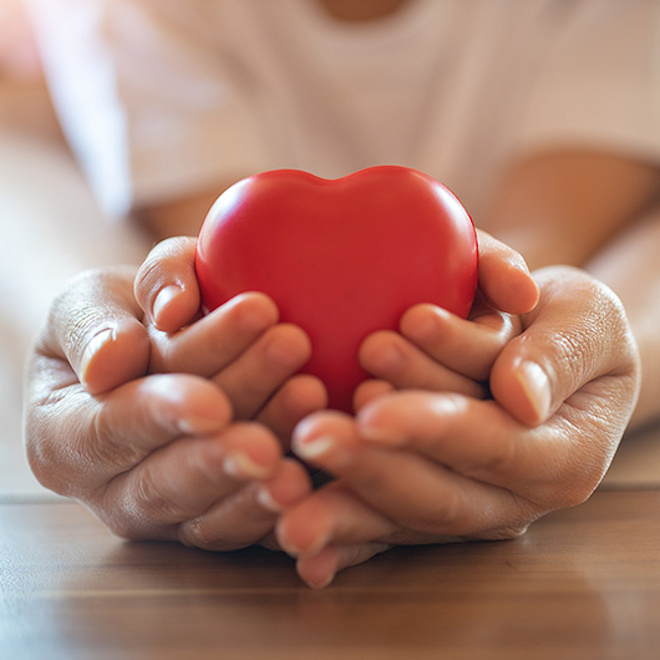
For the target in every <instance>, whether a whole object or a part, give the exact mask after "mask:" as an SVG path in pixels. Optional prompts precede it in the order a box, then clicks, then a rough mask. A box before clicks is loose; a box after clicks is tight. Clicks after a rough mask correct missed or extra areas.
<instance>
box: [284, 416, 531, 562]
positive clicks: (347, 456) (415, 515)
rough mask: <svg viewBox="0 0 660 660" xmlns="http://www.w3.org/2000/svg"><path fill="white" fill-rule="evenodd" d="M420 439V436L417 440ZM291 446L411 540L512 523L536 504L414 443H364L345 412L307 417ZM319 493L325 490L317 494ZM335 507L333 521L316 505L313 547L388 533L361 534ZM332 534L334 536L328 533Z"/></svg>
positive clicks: (311, 525)
mask: <svg viewBox="0 0 660 660" xmlns="http://www.w3.org/2000/svg"><path fill="white" fill-rule="evenodd" d="M454 441H455V440H454ZM417 444H422V443H421V442H420V441H419V440H418V441H417ZM416 446H417V445H416ZM293 449H294V451H295V452H296V454H297V455H298V456H299V457H300V458H302V459H303V460H305V461H307V462H309V463H311V464H312V465H314V466H315V467H319V468H321V469H323V470H325V471H327V472H329V473H331V474H333V476H335V477H336V479H337V480H338V482H339V484H341V485H342V486H344V487H346V488H350V491H351V492H353V493H355V494H356V495H357V496H358V498H359V499H360V501H361V502H363V503H366V504H368V505H370V506H372V507H373V508H374V509H377V510H378V511H379V512H382V514H384V515H385V516H386V517H387V519H388V520H390V521H394V522H396V523H398V525H399V526H400V528H401V529H404V530H407V536H406V542H408V543H427V542H439V541H443V542H444V541H447V540H450V539H455V538H463V537H467V536H470V537H472V536H475V535H477V534H480V533H482V532H483V530H490V529H492V528H498V529H500V530H510V529H512V528H513V527H514V526H515V525H516V524H518V523H519V521H520V520H521V519H524V520H527V521H529V520H530V518H529V516H530V513H531V511H532V507H531V506H529V510H526V505H524V504H523V503H522V502H518V501H517V499H516V498H514V497H513V496H512V494H511V492H510V491H509V490H507V489H506V488H499V487H495V486H494V485H492V484H489V483H485V482H481V481H478V480H476V479H473V478H471V477H470V476H469V475H466V474H465V473H462V472H458V471H457V470H455V469H453V466H450V467H447V466H446V465H445V464H443V463H441V462H439V461H434V460H429V458H428V456H427V455H426V454H424V453H423V452H418V451H410V448H409V447H403V448H394V447H392V446H387V447H379V446H376V445H373V446H369V445H365V443H363V442H361V441H360V437H359V435H358V433H357V427H356V426H355V425H354V424H353V423H352V422H351V420H350V419H349V418H346V417H341V416H337V415H334V416H330V415H327V414H326V415H319V416H317V418H316V420H315V419H314V418H310V420H309V421H307V420H306V421H305V422H303V424H301V426H300V427H299V429H297V431H296V434H295V436H294V441H293ZM448 453H449V452H448ZM324 490H325V489H324ZM333 492H334V491H333ZM319 498H321V491H319V494H318V496H316V499H317V500H318V499H319ZM326 506H327V505H326ZM344 506H346V505H345V504H344ZM353 507H354V508H355V505H353ZM336 509H337V507H336V506H335V505H333V507H332V511H331V515H332V516H333V518H332V521H331V522H332V524H331V525H330V524H329V523H328V520H327V516H328V515H330V512H327V511H326V512H325V513H324V512H322V511H316V512H315V514H314V521H312V520H311V519H310V520H308V521H307V522H308V531H307V532H306V533H307V534H310V535H311V534H312V533H313V534H314V536H315V539H316V540H315V544H314V545H313V546H310V547H312V549H313V550H316V549H317V548H318V546H319V544H322V545H325V544H326V543H327V542H329V541H332V542H337V543H358V542H362V541H365V540H374V539H376V538H378V539H379V540H389V539H390V537H388V536H379V537H375V536H371V537H362V536H360V535H359V534H360V533H361V532H360V529H359V527H356V525H355V524H354V523H352V522H350V521H349V519H348V518H346V519H345V520H339V519H335V518H334V516H335V515H338V514H337V513H336ZM524 509H525V514H526V515H525V516H523V515H522V513H523V510H524ZM342 515H343V516H344V517H345V514H342ZM362 516H363V517H364V516H365V514H364V513H363V514H362ZM360 524H361V525H364V523H360ZM321 528H322V529H323V531H324V533H322V531H321ZM328 534H330V537H329V538H326V537H327V536H328ZM399 542H402V541H401V538H399Z"/></svg>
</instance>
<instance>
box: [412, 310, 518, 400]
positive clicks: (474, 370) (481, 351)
mask: <svg viewBox="0 0 660 660" xmlns="http://www.w3.org/2000/svg"><path fill="white" fill-rule="evenodd" d="M518 332H519V322H518V321H517V317H516V318H515V319H514V318H512V317H511V316H509V315H507V314H501V313H499V312H496V311H494V310H492V308H491V309H490V310H489V311H488V312H485V311H484V310H482V311H481V312H480V314H479V316H478V317H477V318H472V319H470V320H465V319H462V318H460V317H458V316H456V315H455V314H451V313H450V312H447V311H446V310H444V309H441V308H440V307H436V306H435V305H428V304H424V305H415V306H414V307H412V308H410V309H409V310H408V311H407V312H406V313H405V314H404V315H403V317H402V319H401V334H402V335H403V336H404V337H407V338H408V339H409V340H410V341H412V342H413V343H414V344H416V345H417V346H419V348H420V349H422V350H423V351H424V352H425V353H426V354H427V355H429V356H430V357H431V358H432V359H433V360H434V361H436V362H439V363H441V364H442V365H444V366H445V367H446V368H447V369H449V370H451V371H453V372H457V373H460V374H463V375H465V376H467V377H468V378H470V379H472V380H475V381H485V380H487V379H488V376H489V374H490V370H491V367H492V365H493V362H494V361H495V358H496V357H497V356H498V354H499V353H500V351H501V350H502V348H503V347H504V346H505V344H506V343H507V342H508V341H509V340H510V339H511V338H513V337H514V336H515V335H516V334H517V333H518ZM447 389H449V388H447ZM456 391H457V392H460V391H461V390H456Z"/></svg>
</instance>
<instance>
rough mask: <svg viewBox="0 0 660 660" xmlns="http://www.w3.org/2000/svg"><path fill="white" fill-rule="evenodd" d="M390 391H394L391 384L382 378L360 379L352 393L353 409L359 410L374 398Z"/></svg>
mask: <svg viewBox="0 0 660 660" xmlns="http://www.w3.org/2000/svg"><path fill="white" fill-rule="evenodd" d="M392 392H394V387H393V385H392V384H391V383H388V382H386V381H384V380H375V379H368V380H365V381H362V382H361V383H360V384H359V385H358V386H357V388H356V389H355V393H354V395H353V409H354V410H356V411H359V410H360V409H361V408H362V407H363V406H366V405H367V404H368V403H370V402H371V401H373V400H374V399H377V398H378V397H380V396H384V395H385V394H391V393H392Z"/></svg>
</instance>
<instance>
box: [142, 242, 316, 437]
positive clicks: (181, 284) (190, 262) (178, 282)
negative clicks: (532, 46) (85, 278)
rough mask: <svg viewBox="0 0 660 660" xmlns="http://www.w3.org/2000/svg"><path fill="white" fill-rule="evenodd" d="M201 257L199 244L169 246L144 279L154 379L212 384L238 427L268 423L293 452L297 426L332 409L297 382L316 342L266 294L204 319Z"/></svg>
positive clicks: (309, 385)
mask: <svg viewBox="0 0 660 660" xmlns="http://www.w3.org/2000/svg"><path fill="white" fill-rule="evenodd" d="M194 252H195V239H192V238H173V239H168V240H166V241H164V242H162V243H160V244H159V245H157V246H156V247H155V248H154V249H153V250H152V252H151V253H150V254H149V256H148V258H147V259H146V261H145V262H144V264H143V265H142V266H141V267H140V270H139V271H138V274H137V277H136V280H135V296H136V299H137V301H138V303H139V304H140V306H141V308H142V309H143V310H144V313H145V316H146V321H145V323H146V325H147V327H148V328H149V335H150V337H151V342H152V351H151V360H150V371H152V372H162V373H169V372H181V373H190V374H195V375H198V376H201V377H203V378H207V379H211V380H212V381H213V382H214V383H216V384H217V385H218V386H219V387H220V388H221V389H222V391H223V392H224V393H225V394H226V395H227V396H228V397H229V400H230V401H231V403H232V406H233V409H234V413H235V418H236V419H242V420H249V419H255V420H258V421H260V422H262V423H264V424H265V425H267V426H269V427H270V428H271V429H272V430H273V431H274V432H275V433H276V434H277V435H278V436H279V437H280V439H281V441H282V442H283V443H284V444H285V445H287V446H288V442H289V438H290V436H291V432H292V430H293V427H294V426H295V424H296V423H297V422H298V421H299V420H300V419H302V417H304V416H305V415H307V414H309V413H311V412H313V411H314V410H319V409H321V408H323V407H324V406H325V404H326V393H325V388H324V387H323V385H322V384H321V382H320V381H319V380H318V379H316V378H313V377H311V376H308V375H296V372H297V371H298V370H299V369H300V368H301V367H302V366H303V365H304V364H305V362H307V360H308V359H309V357H310V354H311V346H310V342H309V339H308V338H307V336H306V335H305V333H304V332H303V331H302V330H301V329H300V328H298V327H296V326H294V325H292V324H284V323H278V310H277V307H276V306H275V303H274V302H273V301H272V300H271V299H270V298H268V297H267V296H266V295H264V294H262V293H256V292H253V293H245V294H242V295H239V296H237V297H235V298H233V299H232V300H230V301H229V302H227V303H226V304H225V305H222V306H221V307H219V308H218V309H216V310H214V311H212V312H211V313H210V314H208V315H206V316H200V315H199V306H200V295H199V287H198V284H197V278H196V274H195V269H194Z"/></svg>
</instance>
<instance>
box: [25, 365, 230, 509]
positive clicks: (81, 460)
mask: <svg viewBox="0 0 660 660" xmlns="http://www.w3.org/2000/svg"><path fill="white" fill-rule="evenodd" d="M41 366H44V367H46V368H47V369H48V368H49V365H48V364H42V365H41ZM51 367H52V365H51ZM58 377H59V376H58V368H57V366H55V367H52V368H51V370H50V371H48V370H46V371H44V373H43V375H42V376H41V377H40V378H41V380H40V385H39V386H37V387H35V388H34V389H31V390H30V393H29V396H30V399H29V403H28V410H29V413H28V415H27V416H26V443H27V446H28V452H29V455H30V460H31V464H32V467H33V469H34V470H35V473H36V474H37V476H38V478H39V480H40V481H41V482H42V483H43V484H44V485H46V486H47V487H49V488H51V489H52V490H55V491H56V492H58V493H61V494H64V495H70V496H74V497H80V498H86V497H87V496H89V494H90V493H91V492H93V491H95V490H98V489H100V488H102V487H103V486H104V484H106V483H107V482H108V481H109V480H111V479H112V478H113V477H115V476H116V475H118V474H121V473H123V472H126V471H128V470H130V469H132V468H133V467H134V466H135V465H137V464H138V463H140V462H141V461H142V460H144V459H145V458H146V457H147V456H148V455H149V454H151V453H152V452H153V451H155V450H157V449H159V448H161V447H163V446H166V445H168V444H169V443H171V442H172V441H174V440H176V439H177V438H180V437H182V436H185V435H192V434H205V433H213V432H219V431H220V430H222V429H223V428H224V427H225V426H226V425H227V424H228V423H229V421H230V418H231V407H230V404H229V402H228V400H227V398H226V397H225V396H224V395H223V393H222V392H221V391H220V390H219V389H218V388H217V387H216V386H214V385H213V384H212V383H209V382H207V381H204V380H202V379H199V378H195V377H193V376H183V375H162V376H149V377H147V378H143V379H139V380H135V381H131V382H130V383H127V384H126V385H122V386H120V387H118V388H116V389H114V390H112V392H111V393H110V394H107V395H104V396H102V397H93V396H90V395H89V394H87V393H86V392H85V391H84V390H83V389H82V388H81V387H80V386H79V385H78V386H68V387H66V388H65V389H63V390H53V389H52V385H51V383H55V382H57V379H58ZM53 391H58V392H60V394H59V395H58V396H53V395H52V392H53ZM43 393H45V395H44V394H43ZM63 438H65V439H66V442H63V440H62V439H63Z"/></svg>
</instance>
